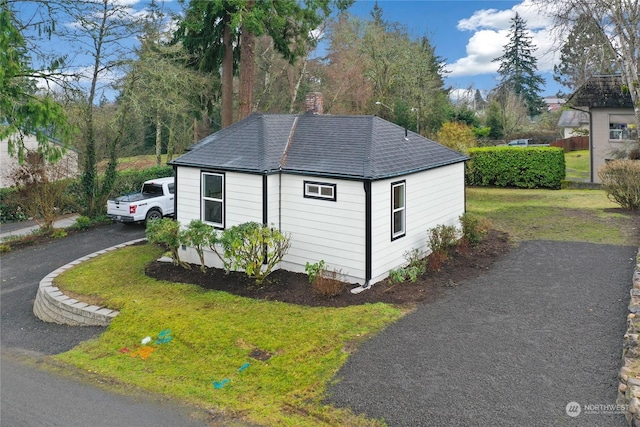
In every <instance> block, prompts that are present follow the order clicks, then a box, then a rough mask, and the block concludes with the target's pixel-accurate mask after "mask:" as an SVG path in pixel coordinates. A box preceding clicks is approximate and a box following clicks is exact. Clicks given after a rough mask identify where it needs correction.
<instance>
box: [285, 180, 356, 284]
mask: <svg viewBox="0 0 640 427" xmlns="http://www.w3.org/2000/svg"><path fill="white" fill-rule="evenodd" d="M304 181H316V182H326V183H330V184H336V196H337V200H336V201H331V200H318V199H311V198H305V197H304ZM281 194H282V231H284V232H285V233H288V234H289V235H290V236H291V248H290V249H289V253H288V254H287V256H286V257H285V260H284V261H283V263H282V268H285V269H287V270H291V271H296V272H304V267H305V265H306V263H307V262H310V263H315V262H318V261H320V260H324V261H325V263H326V265H327V267H328V268H329V269H335V270H337V271H341V273H342V274H343V275H345V276H346V277H345V279H346V280H347V281H350V282H358V283H364V271H365V199H364V187H363V184H362V182H356V181H343V180H335V179H328V178H310V177H302V176H295V175H282V185H281Z"/></svg>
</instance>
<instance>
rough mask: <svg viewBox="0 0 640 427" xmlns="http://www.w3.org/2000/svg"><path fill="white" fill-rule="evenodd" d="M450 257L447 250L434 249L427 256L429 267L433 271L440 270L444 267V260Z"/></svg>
mask: <svg viewBox="0 0 640 427" xmlns="http://www.w3.org/2000/svg"><path fill="white" fill-rule="evenodd" d="M448 258H449V255H448V254H447V253H446V252H441V251H433V252H431V253H430V254H429V256H428V257H427V260H428V265H429V269H430V270H433V271H438V270H440V269H441V268H442V265H443V264H444V262H445V261H446V260H447V259H448Z"/></svg>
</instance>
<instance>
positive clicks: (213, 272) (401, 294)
mask: <svg viewBox="0 0 640 427" xmlns="http://www.w3.org/2000/svg"><path fill="white" fill-rule="evenodd" d="M512 247H513V245H512V244H511V242H510V241H509V236H508V235H507V234H506V233H502V232H499V231H496V230H491V231H490V232H489V233H488V235H487V236H486V237H485V238H484V240H483V241H482V242H480V243H479V244H477V245H474V246H470V247H468V248H467V250H466V251H463V253H460V252H457V251H452V252H451V254H450V255H449V259H448V260H447V261H445V263H444V265H443V266H442V267H441V268H440V270H438V271H431V270H430V271H427V272H426V273H425V274H424V275H422V276H421V277H419V278H418V280H417V281H416V282H409V281H407V282H403V283H397V284H390V282H389V281H387V280H385V281H382V282H378V283H376V284H375V285H373V286H371V287H370V288H369V289H367V290H366V291H364V292H360V293H359V294H353V293H351V292H350V290H351V289H352V288H353V287H354V285H348V286H345V288H344V289H343V291H342V292H341V293H339V294H338V295H336V296H334V297H330V298H328V297H322V296H319V295H317V294H316V293H315V292H314V291H313V288H312V286H311V285H310V284H309V279H308V276H307V275H306V274H302V273H292V272H289V271H285V270H276V271H274V272H272V273H271V274H270V275H269V276H268V277H267V279H266V280H265V282H264V283H263V285H262V286H256V284H255V281H254V280H253V279H251V278H249V277H247V276H246V275H245V274H244V273H239V272H230V273H229V274H225V272H224V270H220V269H214V268H210V269H208V270H207V272H206V273H202V272H201V271H200V267H199V265H191V268H190V269H187V268H184V267H180V266H174V265H173V264H171V263H167V262H159V261H154V262H152V263H150V264H149V265H147V267H146V274H147V275H148V276H150V277H153V278H156V279H160V280H166V281H169V282H180V283H190V284H195V285H198V286H201V287H203V288H205V289H210V290H216V291H225V292H229V293H231V294H235V295H239V296H243V297H248V298H255V299H264V300H270V301H281V302H286V303H290V304H298V305H304V306H313V307H320V306H324V307H346V306H350V305H356V304H366V303H375V302H385V303H391V304H398V305H409V306H411V305H414V304H417V303H422V302H428V301H432V300H434V299H435V298H437V297H438V295H439V294H440V293H441V292H442V291H443V289H444V288H445V287H452V286H457V285H458V284H460V282H462V281H464V280H468V279H471V278H473V277H476V276H478V275H479V274H482V273H483V272H485V271H487V270H488V269H489V268H490V267H491V266H492V265H493V264H494V263H495V261H496V260H498V259H500V257H502V256H503V255H504V254H506V253H508V252H509V251H510V250H511V248H512Z"/></svg>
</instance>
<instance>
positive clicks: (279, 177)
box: [278, 166, 282, 231]
mask: <svg viewBox="0 0 640 427" xmlns="http://www.w3.org/2000/svg"><path fill="white" fill-rule="evenodd" d="M278 230H280V231H282V166H280V167H279V168H278Z"/></svg>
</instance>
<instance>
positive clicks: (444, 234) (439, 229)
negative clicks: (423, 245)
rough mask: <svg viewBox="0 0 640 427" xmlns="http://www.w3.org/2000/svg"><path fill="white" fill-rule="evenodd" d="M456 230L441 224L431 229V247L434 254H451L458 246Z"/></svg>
mask: <svg viewBox="0 0 640 427" xmlns="http://www.w3.org/2000/svg"><path fill="white" fill-rule="evenodd" d="M456 240H457V237H456V228H455V227H454V226H452V225H444V224H440V225H437V226H435V227H434V228H430V229H429V247H430V248H431V250H432V251H433V252H444V253H447V252H449V249H451V248H452V247H454V246H455V245H456Z"/></svg>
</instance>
